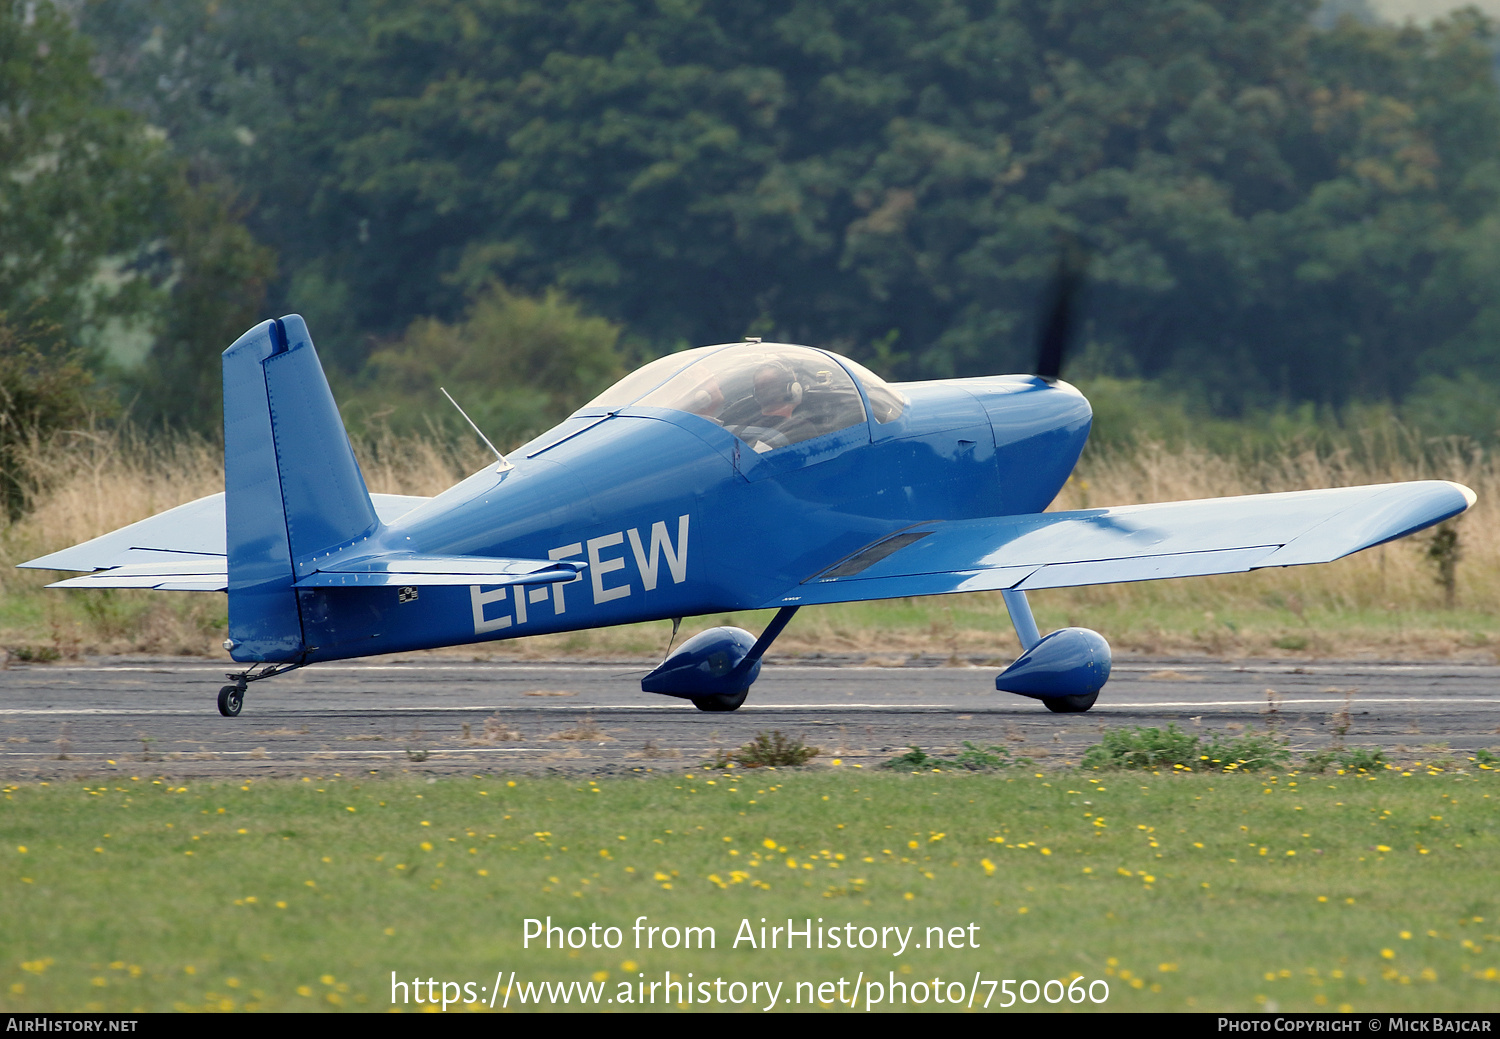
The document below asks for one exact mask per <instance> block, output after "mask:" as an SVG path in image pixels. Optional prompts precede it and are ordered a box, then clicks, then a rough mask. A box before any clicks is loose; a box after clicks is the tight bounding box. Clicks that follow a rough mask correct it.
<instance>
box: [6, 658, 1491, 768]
mask: <svg viewBox="0 0 1500 1039" xmlns="http://www.w3.org/2000/svg"><path fill="white" fill-rule="evenodd" d="M224 669H225V664H223V663H219V662H215V661H208V660H199V661H192V660H182V659H173V660H169V661H163V660H141V659H136V658H130V659H116V660H100V661H92V662H86V663H81V664H46V665H30V664H19V665H18V664H12V665H11V666H9V667H8V668H7V669H5V670H4V671H0V775H3V776H4V777H6V778H9V779H21V778H47V777H53V776H57V777H61V776H69V775H73V776H108V775H114V774H127V775H129V774H134V775H140V774H142V773H145V774H149V775H153V776H155V775H169V776H176V777H183V778H187V777H205V778H211V777H224V778H229V777H242V776H298V775H326V774H331V773H334V772H339V773H342V774H345V775H351V774H358V773H370V772H377V773H401V772H415V773H434V774H454V773H475V772H495V771H508V772H509V771H515V772H530V773H539V772H562V773H570V774H591V775H599V774H617V773H621V772H630V771H634V770H646V769H651V770H658V771H659V770H663V769H667V770H681V769H684V768H691V767H695V766H697V765H699V764H700V763H701V762H703V761H705V760H709V759H711V758H712V757H713V756H714V754H715V753H716V752H717V751H719V750H734V749H735V748H737V747H739V746H741V745H742V744H744V743H745V742H747V741H749V740H750V739H751V738H752V737H754V736H755V735H756V734H757V733H759V732H761V731H764V730H780V731H781V732H783V733H786V734H788V735H792V736H798V737H801V738H802V739H804V740H805V741H806V742H807V743H809V744H812V745H815V746H819V747H821V748H823V755H822V756H821V757H820V758H819V759H817V760H819V761H824V762H826V761H828V760H829V759H831V758H832V757H835V756H837V757H840V758H842V759H844V760H845V762H846V763H848V764H852V763H860V764H863V765H865V766H866V767H869V766H871V765H874V764H877V763H881V762H884V761H886V760H888V759H889V758H891V757H893V756H895V755H897V754H899V753H902V752H904V751H905V750H906V748H908V747H909V746H912V745H915V746H918V747H921V748H922V749H923V750H925V751H927V752H929V753H940V752H952V751H956V750H958V749H961V747H962V744H963V742H964V741H965V740H967V741H971V742H973V743H976V744H979V745H981V746H987V745H990V744H1004V745H1006V746H1007V747H1009V748H1010V750H1011V751H1012V753H1013V754H1016V755H1024V756H1027V757H1030V758H1032V759H1034V760H1035V761H1037V762H1038V764H1039V765H1046V766H1055V765H1059V764H1066V763H1072V762H1076V761H1077V759H1078V757H1079V756H1080V755H1081V754H1082V753H1083V751H1084V750H1085V749H1086V748H1087V747H1089V746H1091V745H1092V744H1094V743H1097V742H1098V740H1099V733H1100V732H1101V730H1102V729H1104V728H1105V727H1106V726H1120V725H1146V726H1165V725H1167V724H1169V723H1176V724H1177V725H1178V726H1180V727H1182V728H1184V729H1187V730H1190V731H1199V732H1206V731H1209V730H1213V731H1228V732H1237V731H1240V732H1242V731H1245V730H1248V729H1251V728H1254V729H1257V730H1261V729H1265V728H1267V727H1274V728H1275V730H1276V731H1277V732H1278V733H1279V734H1281V735H1282V736H1284V737H1286V738H1288V739H1290V741H1291V745H1292V747H1293V749H1294V750H1296V751H1298V752H1308V751H1313V750H1317V749H1320V748H1323V747H1326V746H1328V745H1329V744H1330V743H1331V742H1332V741H1334V740H1335V739H1336V738H1338V737H1337V736H1336V731H1335V730H1336V729H1338V728H1346V730H1347V731H1346V732H1345V733H1344V734H1343V736H1342V738H1343V740H1344V741H1345V743H1346V744H1347V745H1349V746H1362V745H1363V746H1369V745H1374V746H1382V747H1385V748H1387V749H1390V750H1395V751H1397V752H1398V753H1399V754H1402V755H1405V756H1407V757H1411V758H1416V759H1419V760H1420V759H1425V760H1434V759H1439V758H1441V757H1443V756H1451V757H1453V758H1454V759H1456V760H1458V761H1464V760H1466V759H1467V757H1468V755H1470V754H1472V753H1473V751H1474V750H1476V749H1478V748H1480V747H1488V748H1494V747H1496V746H1500V667H1495V666H1484V665H1475V664H1446V663H1413V664H1371V663H1326V662H1323V663H1290V662H1289V663H1277V662H1255V663H1239V664H1234V663H1219V662H1207V661H1203V660H1140V659H1126V660H1120V661H1117V662H1116V664H1115V669H1114V674H1113V676H1112V678H1111V679H1110V683H1109V685H1107V686H1106V687H1105V689H1104V691H1103V693H1102V694H1101V695H1100V698H1099V703H1098V704H1097V705H1096V706H1095V707H1094V709H1093V710H1092V711H1090V712H1088V713H1087V714H1082V715H1055V714H1052V713H1050V712H1049V711H1047V710H1046V708H1044V707H1043V706H1042V705H1041V704H1040V703H1037V702H1036V701H1033V700H1027V699H1024V698H1022V697H1018V696H1013V695H1011V694H1008V693H998V692H996V691H995V688H994V677H995V674H996V673H997V672H998V670H999V669H998V668H996V667H993V666H988V667H978V666H971V667H938V666H910V665H908V666H902V667H870V666H860V665H854V664H850V663H844V664H839V663H817V664H810V663H797V662H791V663H775V662H772V661H768V662H767V664H766V666H765V668H764V670H763V671H762V673H761V678H760V680H759V681H758V682H757V683H756V684H755V687H754V688H753V689H752V690H751V693H750V697H749V699H748V700H747V701H746V704H745V706H744V707H742V708H741V709H740V710H739V711H737V712H734V713H733V714H704V713H701V712H699V711H697V710H696V709H695V708H694V707H693V706H692V705H691V704H690V703H688V702H687V701H683V700H675V699H671V698H669V697H663V696H655V695H652V694H648V693H642V692H641V691H640V687H639V684H638V683H639V678H640V676H641V675H642V674H643V673H644V672H645V671H646V670H647V668H645V667H642V666H640V665H639V664H631V663H615V664H610V663H570V662H559V663H497V662H483V663H469V662H442V661H434V660H432V659H430V658H429V659H425V660H410V661H394V662H381V663H367V662H360V663H350V664H322V665H317V666H314V667H310V668H307V669H305V670H301V671H297V672H293V673H291V674H288V675H285V676H282V677H279V678H273V679H270V680H267V681H265V682H258V683H254V684H252V685H251V686H250V689H249V692H248V694H247V695H246V698H245V708H244V713H243V714H241V715H240V716H239V717H238V718H223V717H221V716H220V715H219V714H218V711H217V708H216V706H215V700H214V697H215V695H216V693H217V691H218V688H219V686H221V685H222V684H224ZM1346 710H1347V712H1348V715H1347V720H1345V719H1344V718H1343V717H1342V716H1341V712H1344V711H1346Z"/></svg>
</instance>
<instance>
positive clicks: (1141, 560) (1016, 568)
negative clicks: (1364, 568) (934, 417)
mask: <svg viewBox="0 0 1500 1039" xmlns="http://www.w3.org/2000/svg"><path fill="white" fill-rule="evenodd" d="M1473 503H1474V492H1473V491H1471V490H1469V489H1468V488H1467V487H1464V486H1461V485H1460V484H1456V483H1447V482H1445V481H1439V480H1427V481H1421V482H1414V483H1391V484H1377V485H1373V486H1368V487H1336V488H1330V489H1327V490H1316V491H1292V492H1289V493H1284V494H1252V495H1246V496H1243V497H1236V498H1205V499H1201V500H1198V501H1178V502H1162V503H1158V504H1152V505H1126V506H1120V507H1117V508H1109V509H1087V510H1081V511H1077V512H1045V513H1039V514H1034V515H1025V516H997V517H989V518H984V519H972V520H955V521H949V522H934V523H920V524H917V525H915V526H913V527H909V528H907V529H906V530H903V531H900V532H898V533H896V534H893V535H890V536H889V537H886V538H883V539H881V540H879V541H876V542H874V543H872V544H870V545H867V546H866V547H865V548H863V549H861V550H860V551H859V552H856V553H855V554H854V555H852V556H850V557H848V558H846V559H843V560H841V561H839V562H838V563H837V564H835V565H834V566H831V567H829V568H828V569H826V570H824V571H822V572H821V573H818V574H815V575H813V576H812V577H810V578H808V579H807V580H805V581H804V582H803V583H802V584H801V585H799V586H797V587H795V588H791V589H788V590H787V591H786V592H785V593H784V594H782V595H780V596H777V597H776V598H775V599H772V600H770V601H769V602H767V603H765V604H763V606H764V607H765V608H770V607H780V606H787V605H815V604H818V603H832V602H858V601H861V600H866V599H890V598H897V597H902V596H910V595H940V594H943V593H946V592H971V591H992V590H996V589H1002V588H1019V589H1022V590H1027V589H1033V588H1067V587H1076V586H1079V585H1090V584H1117V583H1122V582H1127V581H1152V580H1159V579H1161V578H1167V577H1197V576H1201V575H1205V574H1228V573H1241V572H1244V571H1246V570H1256V569H1260V568H1263V567H1271V566H1296V565H1301V564H1304V563H1327V562H1331V561H1333V560H1335V559H1339V558H1342V557H1343V556H1346V555H1349V554H1350V553H1351V552H1358V551H1359V550H1361V549H1365V548H1370V547H1371V546H1374V545H1379V544H1382V543H1383V542H1386V541H1391V540H1393V539H1395V538H1399V537H1403V536H1405V535H1407V534H1411V533H1414V532H1416V531H1418V530H1421V529H1423V528H1424V527H1430V526H1432V525H1433V524H1434V523H1440V522H1442V521H1443V520H1445V519H1448V518H1449V517H1451V516H1456V515H1458V514H1459V513H1461V512H1463V511H1464V510H1465V509H1467V508H1468V507H1469V506H1470V505H1472V504H1473Z"/></svg>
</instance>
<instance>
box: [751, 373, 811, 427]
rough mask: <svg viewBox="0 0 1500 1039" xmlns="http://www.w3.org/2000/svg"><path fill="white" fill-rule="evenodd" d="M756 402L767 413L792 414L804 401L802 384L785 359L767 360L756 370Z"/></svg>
mask: <svg viewBox="0 0 1500 1039" xmlns="http://www.w3.org/2000/svg"><path fill="white" fill-rule="evenodd" d="M755 402H756V403H757V404H759V405H760V410H761V413H762V414H765V415H782V416H786V415H790V414H791V413H792V412H793V411H795V410H796V408H797V405H798V404H801V403H802V384H801V383H800V382H798V381H797V374H796V373H795V372H793V371H792V368H791V365H789V364H787V363H786V362H785V361H767V362H766V363H765V364H763V365H761V366H760V367H759V368H758V369H756V372H755Z"/></svg>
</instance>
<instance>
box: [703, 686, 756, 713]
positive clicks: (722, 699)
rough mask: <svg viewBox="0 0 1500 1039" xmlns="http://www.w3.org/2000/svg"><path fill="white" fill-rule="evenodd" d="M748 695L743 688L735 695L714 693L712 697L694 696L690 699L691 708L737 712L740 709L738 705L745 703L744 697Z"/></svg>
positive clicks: (748, 692)
mask: <svg viewBox="0 0 1500 1039" xmlns="http://www.w3.org/2000/svg"><path fill="white" fill-rule="evenodd" d="M748 695H750V690H749V689H748V688H745V689H741V690H740V691H739V692H737V693H715V694H714V695H713V696H695V697H692V701H693V706H694V707H696V708H698V710H700V711H708V712H719V711H737V710H739V709H740V704H742V703H744V702H745V697H746V696H748Z"/></svg>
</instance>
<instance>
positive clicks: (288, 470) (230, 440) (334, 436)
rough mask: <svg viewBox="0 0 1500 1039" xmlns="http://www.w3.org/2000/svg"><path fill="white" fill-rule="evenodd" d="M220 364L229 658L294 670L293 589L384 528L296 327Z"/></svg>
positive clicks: (241, 342)
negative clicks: (324, 562)
mask: <svg viewBox="0 0 1500 1039" xmlns="http://www.w3.org/2000/svg"><path fill="white" fill-rule="evenodd" d="M223 365H224V492H225V544H226V548H227V550H228V556H229V637H230V642H231V649H230V654H231V656H233V657H234V659H236V660H240V661H294V660H297V659H298V658H300V657H301V656H302V655H303V654H305V653H306V652H307V648H308V647H307V646H306V643H305V640H304V638H303V631H302V619H301V614H300V611H299V609H298V600H297V593H296V590H295V589H294V588H293V587H292V585H293V583H294V582H295V581H296V579H297V578H298V577H299V576H302V575H304V574H307V573H311V572H312V571H313V570H314V569H316V561H315V557H316V556H318V555H319V554H324V553H327V552H328V551H330V550H332V549H335V548H338V547H340V546H342V545H346V544H348V543H350V542H352V541H355V540H358V539H360V538H363V537H366V536H368V535H369V534H371V533H373V532H374V531H375V529H376V528H377V527H378V526H379V520H378V518H377V517H376V515H375V508H374V506H373V505H372V504H371V502H370V493H369V490H368V489H367V488H366V487H365V481H364V476H363V474H361V473H360V470H359V463H358V462H357V461H356V460H355V458H354V451H353V448H352V447H351V446H350V444H349V436H348V434H347V433H346V432H345V431H344V424H343V421H342V419H340V417H339V412H338V406H337V405H336V404H335V403H334V400H333V393H332V391H330V390H329V388H328V379H327V378H326V377H325V376H324V374H323V368H322V365H320V364H319V363H318V355H317V351H316V350H315V349H313V345H312V338H311V337H310V336H309V335H308V332H307V325H306V323H305V322H304V321H303V320H302V318H301V317H299V316H298V315H296V314H291V315H288V316H287V317H284V318H281V319H280V320H278V321H267V322H265V323H263V324H260V325H257V326H256V327H255V328H252V329H251V330H250V331H248V332H246V333H245V334H244V335H243V336H241V337H240V338H239V339H238V340H236V341H235V343H234V344H233V345H232V346H230V347H229V349H228V350H225V351H224V356H223Z"/></svg>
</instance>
